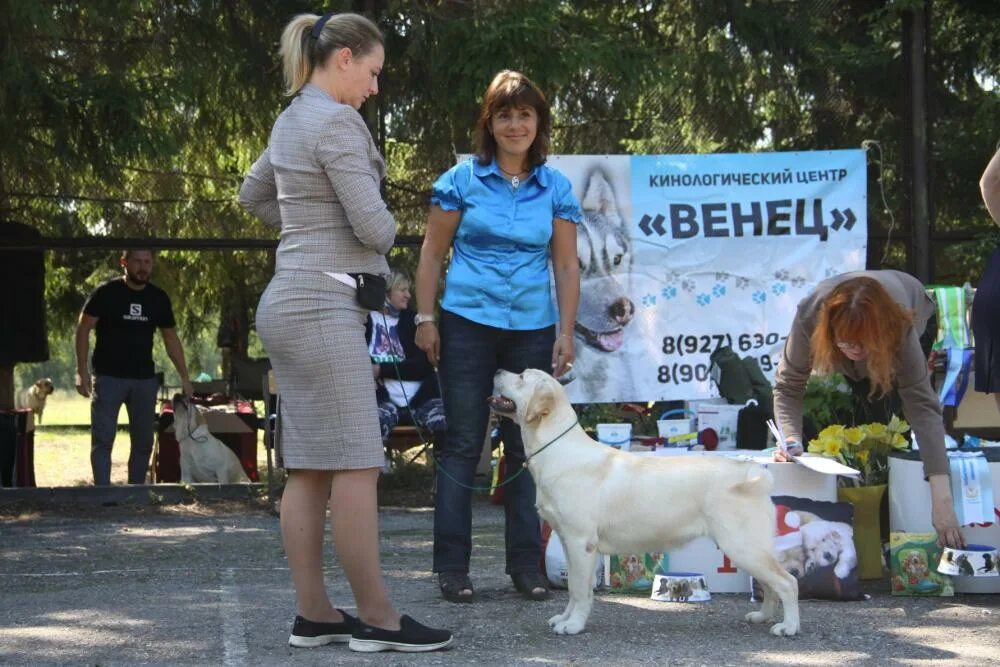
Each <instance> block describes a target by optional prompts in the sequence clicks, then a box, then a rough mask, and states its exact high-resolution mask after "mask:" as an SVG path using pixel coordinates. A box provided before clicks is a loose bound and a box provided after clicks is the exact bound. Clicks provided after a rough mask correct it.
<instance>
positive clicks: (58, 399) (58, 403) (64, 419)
mask: <svg viewBox="0 0 1000 667" xmlns="http://www.w3.org/2000/svg"><path fill="white" fill-rule="evenodd" d="M118 423H119V424H121V425H127V424H128V414H127V413H126V411H125V406H124V405H123V406H122V409H121V411H120V412H119V413H118ZM63 424H69V425H71V426H87V425H89V424H90V399H89V398H84V397H83V396H81V395H80V394H78V393H76V391H73V392H69V391H61V390H60V391H57V392H55V393H54V394H52V395H51V396H49V400H48V401H46V402H45V414H43V415H42V424H41V425H42V426H58V425H63ZM36 437H37V436H36Z"/></svg>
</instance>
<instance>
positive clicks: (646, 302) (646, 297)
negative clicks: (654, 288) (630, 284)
mask: <svg viewBox="0 0 1000 667" xmlns="http://www.w3.org/2000/svg"><path fill="white" fill-rule="evenodd" d="M642 305H643V306H646V307H647V308H649V307H650V306H655V305H656V295H655V294H643V295H642Z"/></svg>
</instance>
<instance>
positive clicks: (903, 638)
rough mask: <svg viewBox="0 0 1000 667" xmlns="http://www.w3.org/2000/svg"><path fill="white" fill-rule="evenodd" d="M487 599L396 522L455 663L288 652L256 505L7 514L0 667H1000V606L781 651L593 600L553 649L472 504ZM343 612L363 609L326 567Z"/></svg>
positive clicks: (496, 527) (642, 604) (742, 632)
mask: <svg viewBox="0 0 1000 667" xmlns="http://www.w3.org/2000/svg"><path fill="white" fill-rule="evenodd" d="M474 516H475V525H474V542H475V548H474V553H473V567H472V577H473V580H474V582H475V584H476V587H477V592H478V594H479V601H478V602H477V603H475V604H471V605H453V604H449V603H447V602H445V601H443V600H442V599H441V598H440V597H439V595H438V593H437V589H436V586H435V583H434V582H435V579H434V578H433V577H432V575H431V573H430V551H431V525H432V514H431V512H430V511H429V510H427V509H418V510H404V509H387V510H385V511H384V512H383V515H382V538H383V539H382V555H383V564H384V567H385V571H386V574H387V576H388V579H389V585H390V588H391V590H392V594H393V597H394V599H395V600H396V602H397V604H398V606H399V608H400V609H402V610H403V611H404V612H406V613H409V614H411V615H413V616H414V617H415V618H417V619H419V620H421V621H423V622H426V623H429V624H433V625H438V626H442V627H448V628H451V629H452V630H453V631H454V633H455V636H456V641H455V646H454V648H453V649H452V650H449V651H445V652H439V653H430V654H360V653H352V652H351V651H350V650H348V649H347V648H346V647H345V646H326V647H321V648H317V649H291V648H289V647H288V646H287V644H286V641H287V637H288V631H289V629H290V627H291V621H292V617H293V614H294V611H293V604H294V602H293V597H292V592H291V587H290V584H289V575H288V570H287V567H286V565H285V561H284V558H283V553H282V549H281V541H280V535H279V531H278V522H277V519H276V518H275V517H274V516H272V515H271V514H269V513H268V512H267V511H266V510H264V509H262V508H261V506H260V505H254V504H252V503H250V504H248V503H241V502H229V503H220V504H216V505H212V506H208V505H204V504H202V505H197V504H196V505H193V506H188V507H183V506H161V507H149V506H142V505H119V506H114V507H102V506H100V505H98V506H91V507H87V508H80V507H78V506H65V507H59V506H56V507H53V506H51V505H49V506H43V507H42V508H41V509H33V508H31V507H12V506H10V505H7V506H2V505H0V663H3V664H32V665H41V664H67V663H69V664H101V665H114V664H151V665H160V664H162V665H167V664H169V665H203V664H204V665H220V664H221V665H243V664H248V665H281V664H296V665H320V664H323V665H325V664H330V663H334V664H380V665H395V664H407V665H410V664H417V665H419V664H427V665H431V664H443V665H469V664H489V665H501V664H502V665H510V664H517V665H522V664H555V665H609V664H610V665H645V664H648V665H666V664H670V665H743V664H751V663H752V664H758V665H760V664H764V665H777V664H788V665H826V664H880V665H883V664H894V665H895V664H898V665H911V664H912V665H930V664H934V665H985V664H1000V596H998V595H968V596H958V597H955V598H943V599H940V598H939V599H913V598H894V597H891V596H890V595H889V594H888V592H887V588H886V587H885V586H884V585H881V584H879V583H876V584H875V585H874V586H870V587H869V592H870V593H871V594H872V598H871V599H870V600H868V601H865V602H840V603H834V602H803V603H802V607H801V613H802V633H801V635H799V636H798V637H794V638H787V639H786V638H776V637H772V636H770V635H769V634H768V632H767V629H766V627H764V626H751V625H750V624H748V623H746V622H744V621H743V615H744V614H745V613H746V612H747V611H749V610H750V609H751V603H750V602H749V601H748V600H747V598H746V596H742V595H722V594H716V595H714V596H713V598H712V600H711V601H710V602H708V603H689V604H679V603H664V602H654V601H651V600H649V599H646V598H642V597H633V596H625V595H617V594H606V593H604V594H599V595H598V601H597V603H596V604H595V609H594V613H593V614H592V616H591V618H590V623H589V625H588V627H587V630H586V631H585V632H584V633H583V634H581V635H578V636H575V637H560V636H556V635H554V634H552V633H551V631H550V630H549V629H548V626H547V625H546V619H547V618H548V617H549V616H551V615H553V614H556V613H558V612H560V611H562V608H563V606H564V605H565V603H566V592H565V591H558V592H556V593H555V595H554V597H553V599H552V600H550V601H548V602H544V603H531V602H527V601H524V600H522V599H521V598H520V597H519V596H518V595H517V594H516V593H515V592H514V590H513V588H512V587H511V585H510V582H509V580H508V579H507V578H506V577H505V576H504V575H503V512H502V509H501V508H498V507H495V506H492V505H489V504H488V503H486V502H485V501H477V506H476V508H475V513H474ZM327 578H328V585H329V588H330V591H331V595H332V596H333V599H334V601H335V604H338V605H339V606H344V607H346V608H347V609H349V610H350V609H352V606H353V604H352V598H351V597H350V593H349V589H348V588H347V585H346V582H345V580H344V578H343V576H342V574H341V572H340V570H339V568H338V566H337V565H336V563H335V560H334V558H333V557H332V556H331V558H330V565H329V567H328V570H327Z"/></svg>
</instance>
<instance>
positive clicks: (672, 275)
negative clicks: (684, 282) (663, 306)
mask: <svg viewBox="0 0 1000 667" xmlns="http://www.w3.org/2000/svg"><path fill="white" fill-rule="evenodd" d="M680 279H681V274H679V273H677V272H676V271H668V272H667V275H666V276H665V277H664V278H663V282H665V283H675V282H677V281H678V280H680Z"/></svg>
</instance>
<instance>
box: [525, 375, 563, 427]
mask: <svg viewBox="0 0 1000 667" xmlns="http://www.w3.org/2000/svg"><path fill="white" fill-rule="evenodd" d="M555 404H556V395H555V392H554V391H552V387H550V386H549V385H548V384H546V383H540V384H538V385H536V386H535V390H534V391H533V392H531V398H529V399H528V407H527V409H526V410H525V411H524V421H525V422H527V423H529V424H531V423H532V422H536V421H538V420H540V419H541V418H542V417H547V416H548V415H549V413H550V412H552V409H553V408H554V407H555Z"/></svg>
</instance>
